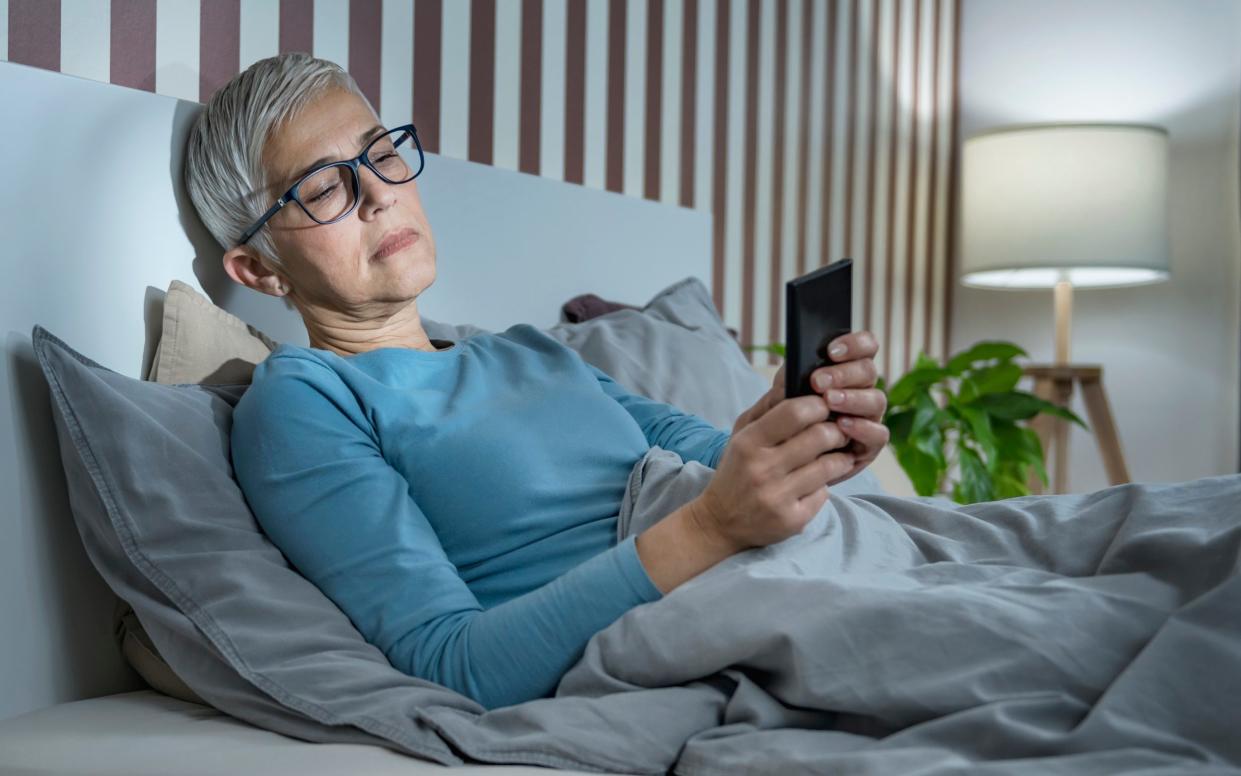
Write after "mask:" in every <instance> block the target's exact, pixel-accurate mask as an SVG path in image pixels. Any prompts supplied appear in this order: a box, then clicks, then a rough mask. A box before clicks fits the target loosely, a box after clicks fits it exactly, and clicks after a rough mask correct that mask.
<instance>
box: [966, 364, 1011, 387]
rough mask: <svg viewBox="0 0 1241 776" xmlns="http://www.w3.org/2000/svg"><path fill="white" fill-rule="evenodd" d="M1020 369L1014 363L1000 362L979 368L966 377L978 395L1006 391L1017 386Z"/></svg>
mask: <svg viewBox="0 0 1241 776" xmlns="http://www.w3.org/2000/svg"><path fill="white" fill-rule="evenodd" d="M1021 374H1022V370H1021V367H1020V366H1018V365H1016V364H1000V365H999V366H989V367H984V368H982V369H979V370H977V371H975V372H973V373H972V374H970V376H969V377H968V378H966V379H968V380H970V381H971V382H973V383H974V385H975V386H976V387H977V388H978V393H979V395H982V394H984V393H1008V392H1009V391H1011V390H1013V389H1014V388H1016V387H1017V383H1018V381H1020V380H1021Z"/></svg>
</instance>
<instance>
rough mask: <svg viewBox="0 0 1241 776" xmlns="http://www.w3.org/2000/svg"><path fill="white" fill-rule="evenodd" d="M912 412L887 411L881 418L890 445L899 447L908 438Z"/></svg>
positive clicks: (912, 417)
mask: <svg viewBox="0 0 1241 776" xmlns="http://www.w3.org/2000/svg"><path fill="white" fill-rule="evenodd" d="M913 422H914V411H913V410H909V409H906V410H896V411H895V412H894V411H892V410H891V409H889V410H888V411H887V412H886V413H884V416H883V424H884V425H885V426H887V427H888V442H889V444H892V445H901V444H904V443H905V440H907V439H908V438H909V430H910V429H911V428H912V427H913Z"/></svg>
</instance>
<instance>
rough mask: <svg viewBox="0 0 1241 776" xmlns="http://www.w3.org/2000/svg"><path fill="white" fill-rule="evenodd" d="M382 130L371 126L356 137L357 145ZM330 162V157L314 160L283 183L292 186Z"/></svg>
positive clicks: (378, 126)
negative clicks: (299, 179)
mask: <svg viewBox="0 0 1241 776" xmlns="http://www.w3.org/2000/svg"><path fill="white" fill-rule="evenodd" d="M382 129H384V127H383V125H382V124H376V125H375V126H373V127H371V128H370V129H368V130H366V131H365V132H363V133H362V134H360V135H358V144H359V145H366V143H367V141H369V140H371V139H372V137H373V136H374V134H375V133H376V132H379V131H380V130H382ZM359 153H361V151H359ZM330 161H332V157H330V156H321V157H319V158H318V159H316V160H314V161H313V162H311V163H310V164H308V165H306V166H305V167H303V168H302V169H301V170H300V171H298V172H296V173H294V174H292V175H289V176H287V177H286V179H285V183H286V184H287V186H292V185H293V184H294V183H296V182H297V180H298V178H301V177H302V176H303V175H305V174H306V173H308V172H310V171H311V170H313V169H314V168H316V167H318V166H319V165H321V164H323V163H324V162H330ZM287 186H286V188H287Z"/></svg>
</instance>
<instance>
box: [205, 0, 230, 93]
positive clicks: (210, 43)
mask: <svg viewBox="0 0 1241 776" xmlns="http://www.w3.org/2000/svg"><path fill="white" fill-rule="evenodd" d="M240 34H241V0H216V1H215V2H210V3H203V4H202V6H201V10H200V11H199V21H198V101H199V102H206V101H207V100H209V99H211V95H212V94H215V90H216V89H219V88H220V87H221V86H223V85H224V84H226V83H228V81H229V79H230V78H232V77H233V76H235V75H237V71H238V70H239V69H240V67H241V65H240V62H241V53H240V46H241V44H240V41H239V36H240Z"/></svg>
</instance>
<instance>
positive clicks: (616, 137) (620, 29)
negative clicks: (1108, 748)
mask: <svg viewBox="0 0 1241 776" xmlns="http://www.w3.org/2000/svg"><path fill="white" fill-rule="evenodd" d="M625 17H626V0H611V2H610V3H609V4H608V133H607V140H606V142H605V145H606V147H607V148H606V153H607V175H606V180H607V183H606V188H607V189H608V191H615V192H620V191H621V190H622V189H624V186H625Z"/></svg>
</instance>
